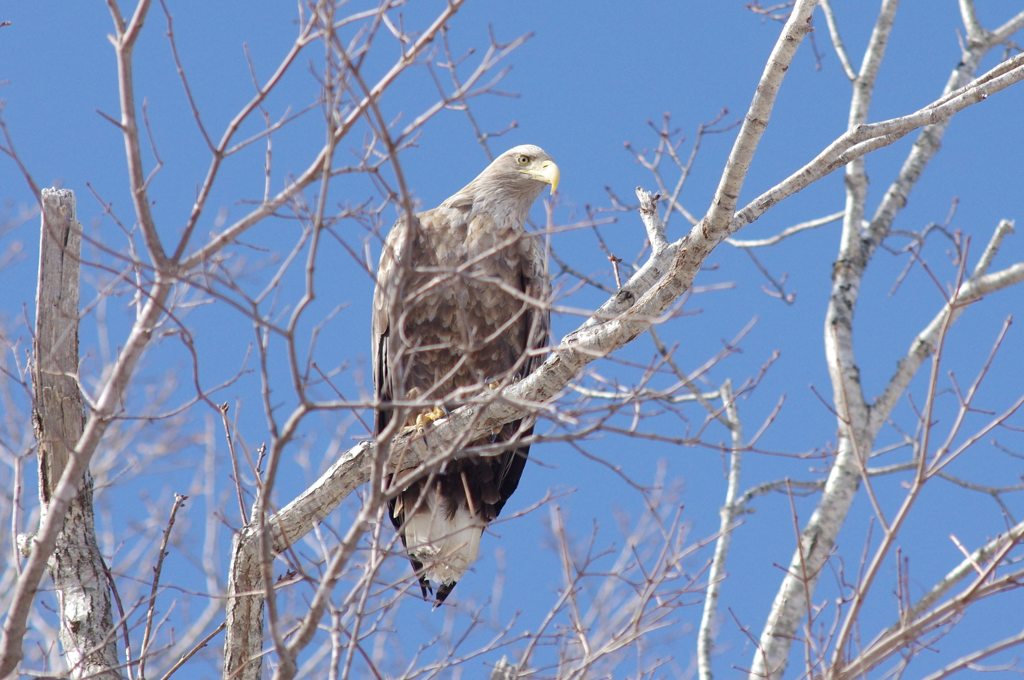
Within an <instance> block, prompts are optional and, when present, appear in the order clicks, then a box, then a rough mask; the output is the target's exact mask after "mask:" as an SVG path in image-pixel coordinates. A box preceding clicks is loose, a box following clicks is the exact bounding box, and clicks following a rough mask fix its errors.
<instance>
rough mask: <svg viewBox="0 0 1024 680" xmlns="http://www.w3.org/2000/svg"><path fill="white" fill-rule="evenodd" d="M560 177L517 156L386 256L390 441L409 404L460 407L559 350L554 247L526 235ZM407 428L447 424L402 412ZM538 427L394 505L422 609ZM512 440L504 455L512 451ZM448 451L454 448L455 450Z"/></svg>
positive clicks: (519, 428)
mask: <svg viewBox="0 0 1024 680" xmlns="http://www.w3.org/2000/svg"><path fill="white" fill-rule="evenodd" d="M545 185H550V186H551V192H552V193H554V191H555V188H556V187H557V185H558V166H557V165H555V163H554V161H553V160H551V157H550V156H548V154H547V153H545V152H544V150H543V149H541V148H540V147H537V146H533V145H530V144H525V145H522V146H517V147H514V148H512V149H509V150H508V151H506V152H505V153H503V154H501V155H500V156H498V157H497V158H496V159H495V160H494V162H492V163H491V164H490V165H488V166H487V167H486V168H485V169H484V171H483V172H481V173H480V174H479V175H478V176H477V177H476V179H474V180H473V181H471V182H470V183H469V184H467V185H466V186H465V187H463V188H462V189H460V190H459V191H458V192H456V193H455V194H454V195H453V196H451V197H450V198H449V199H447V200H446V201H444V202H443V203H441V205H439V206H438V207H436V208H434V209H433V210H427V211H425V212H421V213H419V214H417V215H415V216H414V217H412V218H408V219H400V220H399V221H398V223H397V224H396V225H395V226H394V227H393V228H392V229H391V232H390V234H388V237H387V240H386V241H385V243H384V249H383V252H382V253H381V258H380V266H379V268H378V272H377V287H376V290H375V291H374V296H373V328H372V332H373V338H372V341H373V377H374V386H375V390H376V400H377V404H378V407H377V412H376V422H375V430H376V433H377V434H378V435H379V434H380V433H381V432H382V431H383V430H384V428H385V427H386V426H387V425H388V423H389V422H390V421H391V420H392V419H393V417H394V414H395V413H396V409H399V408H400V407H401V405H403V404H405V405H406V406H408V405H409V404H410V402H419V403H421V404H428V405H429V404H437V403H443V404H444V408H445V409H454V408H457V407H458V406H459V405H460V404H462V403H465V402H466V401H467V400H468V399H471V398H473V397H474V396H479V395H480V394H482V393H483V392H484V391H485V390H487V389H490V388H493V387H495V386H499V385H507V384H509V383H511V382H514V381H516V380H518V379H520V378H522V377H524V376H526V375H528V374H529V373H530V371H532V370H533V369H534V368H535V367H536V366H538V365H539V364H540V363H541V361H542V360H543V348H544V347H545V346H546V344H547V341H548V321H549V309H548V304H547V303H548V296H549V282H548V274H547V260H546V257H545V254H544V249H543V247H542V245H541V244H540V243H539V239H538V238H537V237H536V236H532V235H530V234H528V233H527V232H526V231H525V229H524V224H525V222H526V218H527V215H528V213H529V211H530V206H531V205H532V204H533V202H534V201H535V200H536V199H537V197H538V196H539V195H540V193H541V191H542V190H543V189H544V187H545ZM401 410H402V412H403V413H404V415H403V418H404V419H405V422H404V423H403V425H414V424H415V423H417V422H419V423H421V424H422V423H424V422H425V421H429V420H431V419H432V418H433V417H437V416H438V415H439V414H440V413H441V411H438V410H435V411H434V412H433V415H429V414H427V413H426V412H427V411H430V409H429V406H427V407H422V406H421V407H418V408H416V407H413V408H408V407H407V408H404V409H401ZM532 431H533V420H532V419H528V420H526V421H517V422H513V423H508V424H507V425H505V426H504V427H503V428H501V430H500V431H497V432H494V433H492V434H491V435H490V436H489V437H487V438H485V439H482V440H478V441H476V442H471V443H470V444H469V447H470V448H471V447H477V446H486V447H489V448H491V449H492V450H493V449H494V447H495V445H497V451H498V452H497V453H496V454H494V453H489V454H488V455H487V456H482V455H465V456H464V455H459V456H456V457H454V458H451V459H449V460H448V461H447V462H446V463H445V464H444V465H443V467H442V468H441V469H440V470H439V471H438V472H437V473H436V474H431V475H429V476H428V477H426V478H425V479H424V480H422V481H420V482H417V483H414V484H412V485H411V486H409V487H408V488H406V489H404V490H403V491H401V492H400V493H399V494H398V495H397V496H396V497H395V498H394V499H393V500H391V501H390V503H389V510H390V515H391V521H392V522H393V523H394V525H395V528H396V529H397V530H398V533H399V535H400V536H401V538H402V543H403V544H404V545H405V548H406V550H407V551H408V554H409V559H410V561H411V562H412V565H413V568H414V569H415V570H416V576H417V577H418V578H419V582H420V587H421V589H422V591H423V596H424V598H427V597H428V596H429V595H430V594H431V593H434V598H435V601H434V603H435V606H436V605H437V604H440V603H441V602H443V601H444V599H445V598H446V597H447V596H448V594H449V593H451V591H452V588H454V587H455V584H456V583H457V582H458V580H459V579H460V578H461V577H462V575H463V574H464V573H465V571H466V569H467V568H468V567H469V565H470V564H472V563H473V561H474V560H475V559H476V557H477V554H478V552H479V548H480V538H481V535H482V534H483V531H484V528H485V527H486V526H487V524H488V523H489V522H490V521H492V520H493V519H494V518H495V517H497V516H498V513H499V512H501V509H502V507H504V505H505V502H506V501H507V500H508V499H509V497H510V496H511V495H512V493H513V492H514V491H515V490H516V486H517V485H518V484H519V478H520V476H521V475H522V473H523V468H524V467H525V465H526V457H527V454H528V453H529V449H530V447H529V443H523V442H522V441H521V440H522V439H524V438H528V437H529V436H530V435H531V433H532ZM502 442H508V446H507V448H505V449H504V450H502V449H501V446H500V445H501V443H502ZM438 448H439V449H441V450H442V451H443V450H444V443H443V442H442V443H440V444H439V445H438Z"/></svg>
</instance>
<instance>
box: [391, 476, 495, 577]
mask: <svg viewBox="0 0 1024 680" xmlns="http://www.w3.org/2000/svg"><path fill="white" fill-rule="evenodd" d="M403 500H406V501H408V500H411V499H403ZM403 505H404V506H405V508H406V510H407V511H409V510H413V512H412V514H407V515H406V517H405V527H404V529H405V545H406V548H407V549H408V551H409V554H410V555H411V556H412V557H413V558H415V559H416V561H418V562H420V563H421V564H423V577H424V578H426V579H427V580H428V581H431V582H433V583H436V584H438V585H452V584H454V583H455V582H456V581H458V580H459V579H460V578H462V575H463V574H464V573H466V570H467V569H468V568H469V565H471V564H472V563H473V562H475V561H476V558H477V555H478V554H479V553H480V537H481V536H482V535H483V532H484V522H483V521H482V520H481V519H480V518H479V517H478V516H477V515H476V514H475V513H473V512H472V511H470V509H469V508H467V507H465V506H460V507H459V508H458V509H457V510H456V511H455V514H454V516H452V517H451V518H449V517H448V512H447V508H445V507H443V506H444V501H443V500H442V499H441V498H440V497H439V496H438V494H437V493H436V492H435V493H425V494H423V497H422V498H420V499H419V502H418V503H412V502H406V503H404V504H403Z"/></svg>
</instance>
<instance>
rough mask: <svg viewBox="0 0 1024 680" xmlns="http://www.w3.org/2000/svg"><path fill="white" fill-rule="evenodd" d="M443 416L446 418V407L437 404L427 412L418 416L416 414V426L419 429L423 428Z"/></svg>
mask: <svg viewBox="0 0 1024 680" xmlns="http://www.w3.org/2000/svg"><path fill="white" fill-rule="evenodd" d="M441 418H444V409H443V408H441V407H440V406H435V407H434V408H432V409H430V410H429V411H426V412H425V413H421V414H419V415H418V416H416V424H415V427H416V429H418V430H422V429H423V428H425V427H426V426H427V425H430V424H431V423H432V422H434V421H435V420H440V419H441Z"/></svg>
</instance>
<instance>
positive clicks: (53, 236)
mask: <svg viewBox="0 0 1024 680" xmlns="http://www.w3.org/2000/svg"><path fill="white" fill-rule="evenodd" d="M42 206H43V216H42V228H41V234H40V239H39V288H38V290H37V292H36V334H35V352H34V353H35V360H34V362H33V367H32V384H33V388H34V394H35V396H34V403H33V418H32V420H33V423H32V424H33V427H34V429H35V434H36V439H37V440H38V442H39V502H40V506H41V508H42V513H43V515H44V516H45V513H46V512H47V511H48V508H49V504H50V500H51V498H52V496H53V491H54V489H56V487H57V483H58V482H59V481H60V478H61V475H62V474H63V473H64V469H65V467H66V466H67V463H68V460H69V458H70V456H72V455H74V450H73V449H74V445H75V442H76V441H78V438H79V437H80V436H81V434H82V428H83V426H84V424H85V416H84V411H83V406H82V395H81V393H80V392H79V389H78V381H77V379H76V376H77V375H78V299H79V293H78V283H79V259H80V257H81V250H82V231H81V225H79V224H78V222H77V221H76V220H75V195H74V193H72V192H71V191H69V190H66V189H44V190H43V191H42ZM92 487H93V484H92V477H91V476H90V475H89V473H88V471H87V472H86V474H85V479H84V480H83V483H82V485H81V490H80V491H79V493H78V495H77V497H75V499H74V500H73V501H72V502H71V505H70V507H69V508H68V512H67V515H66V516H65V519H64V526H63V529H62V530H61V532H60V535H59V537H58V538H57V547H56V550H55V551H54V553H53V556H52V557H51V558H50V560H49V562H48V564H47V566H48V569H49V572H50V577H51V578H52V579H53V585H54V589H55V591H56V593H57V600H58V604H59V608H60V642H61V645H62V647H63V649H64V653H65V657H66V660H67V665H68V672H69V674H70V677H73V678H78V677H101V678H120V677H122V676H121V672H120V670H119V669H118V660H117V644H116V637H115V629H114V625H113V619H112V615H111V605H110V588H109V587H108V579H107V572H106V567H105V565H104V563H103V558H102V557H101V556H100V552H99V548H98V546H97V545H96V530H95V526H94V521H93V508H92Z"/></svg>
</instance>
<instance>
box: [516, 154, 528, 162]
mask: <svg viewBox="0 0 1024 680" xmlns="http://www.w3.org/2000/svg"><path fill="white" fill-rule="evenodd" d="M529 164H530V157H529V156H527V155H526V154H525V153H521V154H519V155H518V156H516V165H529Z"/></svg>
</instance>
